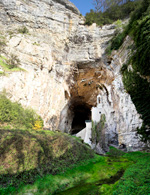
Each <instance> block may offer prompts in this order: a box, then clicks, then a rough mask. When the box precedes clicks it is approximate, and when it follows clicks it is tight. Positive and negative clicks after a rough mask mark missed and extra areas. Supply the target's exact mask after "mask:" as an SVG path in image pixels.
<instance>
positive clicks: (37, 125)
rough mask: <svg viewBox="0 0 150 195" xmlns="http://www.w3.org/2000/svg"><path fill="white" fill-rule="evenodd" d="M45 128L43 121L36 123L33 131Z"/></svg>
mask: <svg viewBox="0 0 150 195" xmlns="http://www.w3.org/2000/svg"><path fill="white" fill-rule="evenodd" d="M42 127H43V121H40V120H37V121H35V122H34V126H33V129H34V130H40V129H42Z"/></svg>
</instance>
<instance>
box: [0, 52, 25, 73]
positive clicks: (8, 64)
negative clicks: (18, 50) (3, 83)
mask: <svg viewBox="0 0 150 195" xmlns="http://www.w3.org/2000/svg"><path fill="white" fill-rule="evenodd" d="M19 65H20V60H19V59H18V58H17V56H15V55H14V54H11V55H10V58H8V59H7V58H6V57H4V56H0V66H1V67H2V68H3V70H4V71H5V72H10V71H24V70H23V69H22V68H20V67H19Z"/></svg>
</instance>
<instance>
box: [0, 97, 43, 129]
mask: <svg viewBox="0 0 150 195" xmlns="http://www.w3.org/2000/svg"><path fill="white" fill-rule="evenodd" d="M36 121H39V122H40V125H41V128H42V127H43V121H42V118H41V117H40V116H38V115H37V114H36V113H35V112H34V111H33V110H32V109H24V108H23V107H22V106H21V105H20V104H18V103H17V102H14V103H12V102H11V101H10V100H9V99H8V98H7V97H6V96H5V95H2V94H1V95H0V122H1V124H3V123H10V124H12V125H13V126H19V127H25V128H32V127H33V126H34V125H35V123H36Z"/></svg>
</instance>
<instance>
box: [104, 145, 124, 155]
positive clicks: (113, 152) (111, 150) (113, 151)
mask: <svg viewBox="0 0 150 195" xmlns="http://www.w3.org/2000/svg"><path fill="white" fill-rule="evenodd" d="M124 154H125V152H123V151H121V150H118V149H117V148H114V147H112V146H111V147H110V148H109V152H108V153H107V155H108V156H110V157H120V156H123V155H124Z"/></svg>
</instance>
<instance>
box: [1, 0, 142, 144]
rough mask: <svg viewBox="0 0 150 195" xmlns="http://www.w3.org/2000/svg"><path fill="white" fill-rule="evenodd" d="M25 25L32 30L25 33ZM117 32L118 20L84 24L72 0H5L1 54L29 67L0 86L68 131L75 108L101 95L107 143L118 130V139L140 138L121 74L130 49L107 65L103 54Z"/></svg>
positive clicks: (88, 104) (48, 122)
mask: <svg viewBox="0 0 150 195" xmlns="http://www.w3.org/2000/svg"><path fill="white" fill-rule="evenodd" d="M24 27H26V28H27V29H28V31H29V32H28V33H25V34H21V33H20V29H23V28H24ZM114 32H115V26H114V25H108V26H104V27H102V28H98V27H97V26H96V25H95V24H93V25H92V26H90V27H88V26H85V25H84V18H83V17H81V16H80V13H79V11H78V9H77V8H76V7H75V6H74V5H73V4H72V3H71V2H70V1H68V0H41V1H38V0H31V1H30V2H29V1H28V0H9V1H8V0H1V1H0V34H1V35H3V36H4V37H5V40H6V46H4V48H3V52H2V53H1V55H2V56H5V57H7V58H9V56H10V55H11V54H15V55H16V56H17V57H18V58H19V60H20V63H21V68H23V69H24V70H25V71H20V72H9V71H8V72H7V76H1V77H0V91H3V90H4V89H5V90H6V92H7V94H8V96H9V97H10V98H11V99H12V100H13V101H18V102H20V103H21V104H22V105H23V106H25V107H27V106H29V107H32V108H33V109H35V110H36V111H37V113H39V114H40V115H41V116H42V118H43V119H44V125H45V127H46V128H50V129H57V128H59V129H61V130H62V131H66V132H70V131H71V129H72V123H73V119H74V117H75V114H76V113H78V111H77V109H76V108H77V107H82V108H83V109H84V108H85V110H86V109H87V110H90V109H91V107H92V106H95V105H96V97H97V95H98V94H101V102H102V107H103V110H102V112H103V113H105V115H106V120H107V127H106V133H108V134H109V142H111V140H112V142H115V141H116V140H117V139H118V138H116V136H117V135H118V137H119V142H120V143H127V142H128V143H129V142H131V141H130V140H131V139H132V141H133V140H137V137H134V136H135V135H134V134H135V133H132V131H134V130H135V128H136V127H137V126H139V125H141V120H140V119H139V115H138V114H137V112H136V109H135V107H134V105H133V103H132V101H131V99H130V96H129V95H128V94H127V93H126V92H125V90H124V88H123V83H122V78H121V75H120V73H119V70H120V67H121V65H122V63H123V60H122V59H123V55H126V56H127V53H124V52H125V49H122V53H121V51H120V53H117V54H114V56H112V59H111V61H110V62H109V64H108V63H107V59H105V55H104V53H105V48H106V46H107V43H108V41H109V39H110V38H111V37H112V36H113V34H114ZM124 58H125V57H124ZM89 117H90V116H89ZM135 142H136V144H137V147H138V146H139V145H138V142H137V141H135Z"/></svg>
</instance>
